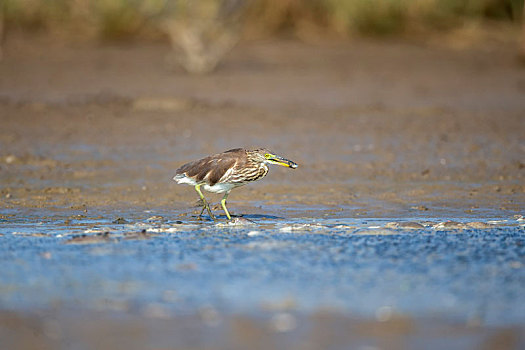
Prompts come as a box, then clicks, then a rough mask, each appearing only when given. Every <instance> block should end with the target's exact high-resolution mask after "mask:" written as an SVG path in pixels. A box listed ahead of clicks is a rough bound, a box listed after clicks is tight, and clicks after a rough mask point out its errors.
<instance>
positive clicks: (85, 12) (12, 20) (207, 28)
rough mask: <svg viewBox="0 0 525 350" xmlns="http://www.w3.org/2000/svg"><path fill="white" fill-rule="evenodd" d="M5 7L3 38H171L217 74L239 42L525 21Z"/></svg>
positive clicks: (494, 9)
mask: <svg viewBox="0 0 525 350" xmlns="http://www.w3.org/2000/svg"><path fill="white" fill-rule="evenodd" d="M1 6H2V12H3V14H2V20H3V36H4V37H5V36H8V35H9V34H11V33H19V32H23V33H25V34H27V35H42V34H46V35H50V36H52V37H53V38H54V40H57V41H66V42H79V41H80V42H84V41H92V42H93V41H94V42H108V41H113V42H129V41H138V40H141V41H164V42H167V41H169V42H171V43H172V44H173V47H174V48H175V49H177V50H179V51H180V54H181V55H180V56H181V57H179V58H178V59H179V61H180V63H181V64H182V65H183V66H184V67H185V68H186V69H187V70H188V71H191V72H207V71H210V70H213V69H214V67H215V66H216V64H217V62H218V61H220V59H221V58H222V56H224V55H225V54H226V52H228V51H229V50H230V49H231V48H232V47H233V46H234V45H235V44H236V43H237V42H238V41H241V40H245V41H246V40H254V39H261V38H269V37H276V36H280V37H283V36H284V37H287V38H294V39H298V40H300V41H304V42H310V43H315V42H319V41H323V40H329V39H336V38H337V39H350V38H355V37H363V36H364V37H375V38H385V37H402V38H410V39H412V40H419V41H421V40H433V41H441V42H442V44H446V45H451V46H455V47H460V46H461V47H462V46H465V45H471V44H480V43H483V42H485V44H486V42H487V41H506V42H508V41H514V42H515V43H516V44H517V43H518V42H519V37H520V32H521V29H520V28H521V26H520V23H521V19H522V16H523V1H522V0H379V1H371V0H326V1H322V0H304V1H300V0H282V1H276V0H202V1H189V0H130V1H124V0H47V1H42V0H3V1H2V5H1ZM524 45H525V44H524Z"/></svg>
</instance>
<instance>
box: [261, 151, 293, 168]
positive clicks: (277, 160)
mask: <svg viewBox="0 0 525 350" xmlns="http://www.w3.org/2000/svg"><path fill="white" fill-rule="evenodd" d="M268 161H269V162H270V163H272V164H277V165H282V166H285V167H288V168H292V169H295V168H297V164H296V163H294V162H292V161H291V160H289V159H286V158H283V157H280V156H277V155H275V154H272V155H271V157H270V158H268Z"/></svg>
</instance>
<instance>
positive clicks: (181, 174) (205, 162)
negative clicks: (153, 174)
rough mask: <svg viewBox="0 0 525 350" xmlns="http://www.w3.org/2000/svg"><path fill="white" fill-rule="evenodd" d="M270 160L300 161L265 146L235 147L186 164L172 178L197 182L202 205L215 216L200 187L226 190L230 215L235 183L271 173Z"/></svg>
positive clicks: (223, 204) (283, 164)
mask: <svg viewBox="0 0 525 350" xmlns="http://www.w3.org/2000/svg"><path fill="white" fill-rule="evenodd" d="M267 164H278V165H282V166H286V167H289V168H292V169H295V168H297V164H295V163H294V162H292V161H290V160H288V159H285V158H283V157H280V156H277V155H275V154H273V153H272V152H270V151H269V150H267V149H265V148H258V149H254V150H246V149H243V148H235V149H231V150H229V151H226V152H222V153H218V154H214V155H211V156H208V157H205V158H202V159H199V160H196V161H193V162H190V163H187V164H184V165H183V166H181V167H180V168H179V169H177V171H176V173H175V177H174V178H173V179H174V180H175V181H177V183H179V184H184V183H185V184H188V185H193V186H195V190H196V191H197V193H198V194H199V197H200V198H201V200H202V202H203V209H202V211H201V215H202V212H203V211H204V209H207V210H208V213H209V214H210V217H212V218H213V219H215V217H214V216H213V214H212V213H211V210H210V208H209V205H208V203H207V201H206V199H205V198H204V195H203V194H202V192H201V190H200V187H201V186H203V188H204V189H205V190H207V191H210V192H216V193H224V192H225V195H224V197H223V199H222V200H221V204H222V207H223V209H224V212H225V213H226V216H227V217H228V219H231V216H230V214H229V213H228V209H227V208H226V198H227V197H228V195H229V193H230V191H231V190H232V189H234V188H235V187H239V186H242V185H244V184H246V183H248V182H251V181H255V180H258V179H260V178H263V177H264V176H266V174H267V173H268V165H267Z"/></svg>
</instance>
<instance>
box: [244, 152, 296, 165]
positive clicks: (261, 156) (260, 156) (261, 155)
mask: <svg viewBox="0 0 525 350" xmlns="http://www.w3.org/2000/svg"><path fill="white" fill-rule="evenodd" d="M251 152H253V154H254V155H255V156H256V157H257V160H258V161H260V162H264V163H268V164H277V165H282V166H285V167H288V168H292V169H295V168H297V164H296V163H295V162H292V161H291V160H289V159H286V158H284V157H281V156H279V155H277V154H275V153H273V152H271V151H270V150H268V149H266V148H258V149H256V150H253V151H251Z"/></svg>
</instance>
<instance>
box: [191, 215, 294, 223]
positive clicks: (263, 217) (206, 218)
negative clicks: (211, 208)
mask: <svg viewBox="0 0 525 350" xmlns="http://www.w3.org/2000/svg"><path fill="white" fill-rule="evenodd" d="M191 217H192V218H193V219H197V220H200V221H210V222H213V220H212V219H211V218H210V217H209V216H207V215H203V216H201V217H200V218H199V216H198V215H192V216H191ZM231 217H232V219H235V218H242V219H248V220H283V219H284V218H283V217H282V216H275V215H265V214H242V215H231ZM215 219H216V220H220V221H228V218H227V217H226V215H215Z"/></svg>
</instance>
